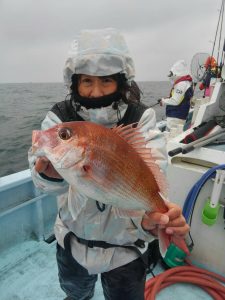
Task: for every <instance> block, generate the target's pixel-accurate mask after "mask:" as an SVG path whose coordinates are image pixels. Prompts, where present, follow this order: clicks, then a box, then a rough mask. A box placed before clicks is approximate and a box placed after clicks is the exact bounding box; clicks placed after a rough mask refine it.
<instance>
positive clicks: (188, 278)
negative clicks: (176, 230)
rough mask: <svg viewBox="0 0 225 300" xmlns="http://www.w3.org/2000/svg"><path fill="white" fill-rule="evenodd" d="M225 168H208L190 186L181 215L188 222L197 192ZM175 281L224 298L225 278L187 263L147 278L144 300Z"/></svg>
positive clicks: (217, 298)
mask: <svg viewBox="0 0 225 300" xmlns="http://www.w3.org/2000/svg"><path fill="white" fill-rule="evenodd" d="M219 169H225V165H219V166H216V167H213V168H211V169H210V170H208V171H207V172H206V173H205V174H204V175H203V176H202V177H201V178H200V179H199V180H198V181H197V182H196V184H195V185H194V186H193V187H192V189H191V190H190V192H189V194H188V196H187V198H186V200H185V203H184V207H183V215H184V217H185V219H186V221H187V222H188V221H189V219H190V216H191V214H192V211H193V209H194V206H195V202H196V200H197V197H198V194H199V192H200V190H201V189H202V187H203V185H204V184H205V183H206V181H207V180H208V179H210V178H213V177H214V176H215V173H216V170H219ZM175 283H190V284H194V285H197V286H199V287H200V288H202V289H204V290H205V292H207V293H208V294H209V295H210V296H211V297H212V298H213V299H215V300H225V286H224V285H223V284H222V283H225V278H224V277H223V276H221V275H218V274H216V273H213V272H210V271H207V270H205V269H201V268H198V267H196V266H192V265H190V264H189V265H187V266H180V267H175V268H172V269H170V270H167V271H165V272H163V273H161V274H159V275H157V276H156V277H154V278H151V279H149V280H148V281H147V282H146V285H145V300H155V299H156V295H157V293H159V292H160V291H161V290H162V289H164V288H166V287H168V286H170V285H172V284H175Z"/></svg>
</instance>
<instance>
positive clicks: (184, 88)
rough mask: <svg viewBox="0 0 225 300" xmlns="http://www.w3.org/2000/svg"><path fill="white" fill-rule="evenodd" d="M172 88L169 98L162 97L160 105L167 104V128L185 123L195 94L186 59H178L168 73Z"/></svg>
mask: <svg viewBox="0 0 225 300" xmlns="http://www.w3.org/2000/svg"><path fill="white" fill-rule="evenodd" d="M168 77H169V79H170V81H171V83H172V85H173V86H172V89H171V91H170V96H169V97H168V98H162V99H161V100H160V102H159V103H160V105H161V106H164V105H166V123H167V130H168V131H170V129H171V128H172V127H177V126H178V125H180V124H181V125H184V123H185V120H186V118H187V116H188V112H189V109H190V100H191V98H192V96H193V84H192V77H191V76H190V74H189V71H188V68H187V64H186V63H185V61H184V60H178V61H177V62H176V63H175V64H174V65H173V66H172V68H171V70H170V73H169V75H168Z"/></svg>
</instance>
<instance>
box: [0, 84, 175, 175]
mask: <svg viewBox="0 0 225 300" xmlns="http://www.w3.org/2000/svg"><path fill="white" fill-rule="evenodd" d="M138 84H139V87H140V88H141V91H142V101H143V102H144V103H145V104H146V105H148V106H152V105H154V104H156V103H157V100H158V99H160V98H162V97H166V96H168V94H169V92H170V88H171V87H170V83H169V82H138ZM66 95H67V89H66V88H65V86H64V85H63V83H4V84H0V177H1V176H5V175H9V174H12V173H15V172H18V171H22V170H25V169H27V168H28V161H27V151H28V149H29V147H30V145H31V134H32V130H34V129H40V124H41V122H42V120H43V119H44V117H45V115H46V113H47V111H48V110H49V109H50V108H51V107H52V106H53V105H54V104H55V103H56V102H59V101H62V100H64V99H65V97H66ZM154 110H155V111H156V116H157V121H160V120H162V119H163V118H164V116H165V108H164V107H160V106H159V105H156V106H154Z"/></svg>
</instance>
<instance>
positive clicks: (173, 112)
mask: <svg viewBox="0 0 225 300" xmlns="http://www.w3.org/2000/svg"><path fill="white" fill-rule="evenodd" d="M181 81H190V82H192V78H191V76H190V75H186V76H182V77H181V78H179V79H178V80H176V81H175V82H174V84H173V87H172V89H171V91H170V97H171V96H172V93H173V90H174V87H175V85H176V84H178V83H179V82H181ZM193 93H194V91H193V87H192V85H191V86H190V87H189V88H188V89H187V90H186V92H185V94H184V99H183V100H182V101H181V103H180V104H179V105H169V104H167V105H166V116H167V117H170V118H177V119H182V120H185V119H186V118H187V115H188V112H189V109H190V100H191V98H192V96H193Z"/></svg>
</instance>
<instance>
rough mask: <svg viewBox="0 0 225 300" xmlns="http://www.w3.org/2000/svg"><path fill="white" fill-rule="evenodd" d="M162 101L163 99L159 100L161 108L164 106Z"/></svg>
mask: <svg viewBox="0 0 225 300" xmlns="http://www.w3.org/2000/svg"><path fill="white" fill-rule="evenodd" d="M162 100H163V98H162V99H159V100H158V103H159V105H160V106H163V102H162Z"/></svg>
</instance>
